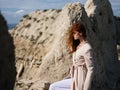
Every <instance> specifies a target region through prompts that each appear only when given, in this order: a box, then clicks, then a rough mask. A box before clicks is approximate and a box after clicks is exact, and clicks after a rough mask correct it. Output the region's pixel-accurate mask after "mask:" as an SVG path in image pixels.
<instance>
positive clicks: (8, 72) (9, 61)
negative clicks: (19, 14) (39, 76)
mask: <svg viewBox="0 0 120 90" xmlns="http://www.w3.org/2000/svg"><path fill="white" fill-rule="evenodd" d="M15 80H16V67H15V54H14V43H13V38H12V37H11V35H10V34H9V33H8V28H7V22H6V21H5V19H4V17H3V16H2V14H1V13H0V90H13V89H14V84H15Z"/></svg>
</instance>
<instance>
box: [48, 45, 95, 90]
mask: <svg viewBox="0 0 120 90" xmlns="http://www.w3.org/2000/svg"><path fill="white" fill-rule="evenodd" d="M73 66H74V75H73V76H74V77H72V78H69V79H64V80H61V81H58V82H55V83H53V84H51V85H50V88H49V90H90V86H91V80H92V76H93V75H92V73H93V67H94V66H93V58H92V48H91V46H90V44H89V43H86V44H84V45H83V46H82V47H80V48H79V49H77V50H76V52H74V53H73Z"/></svg>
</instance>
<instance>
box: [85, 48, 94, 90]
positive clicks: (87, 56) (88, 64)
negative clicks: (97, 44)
mask: <svg viewBox="0 0 120 90" xmlns="http://www.w3.org/2000/svg"><path fill="white" fill-rule="evenodd" d="M84 58H85V63H86V67H87V70H88V71H87V75H86V79H85V83H84V88H83V90H90V87H91V81H92V77H93V68H94V65H93V56H92V51H91V49H88V50H87V51H86V52H85V55H84Z"/></svg>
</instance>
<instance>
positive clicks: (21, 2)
mask: <svg viewBox="0 0 120 90" xmlns="http://www.w3.org/2000/svg"><path fill="white" fill-rule="evenodd" d="M77 1H79V2H80V3H82V4H84V3H85V2H86V0H0V11H1V13H2V14H3V16H4V17H5V19H6V20H7V22H8V24H15V23H18V22H19V21H20V19H22V17H23V15H26V14H29V13H30V12H32V11H35V10H37V9H41V10H43V9H61V8H63V7H64V5H65V4H67V3H71V2H77ZM109 1H110V3H111V5H112V9H113V13H114V15H115V16H120V0H109Z"/></svg>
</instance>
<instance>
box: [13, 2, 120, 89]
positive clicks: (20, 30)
mask: <svg viewBox="0 0 120 90" xmlns="http://www.w3.org/2000/svg"><path fill="white" fill-rule="evenodd" d="M74 22H83V24H84V25H85V26H86V30H87V36H88V39H89V42H90V43H91V45H92V46H93V50H94V59H95V72H94V78H93V80H92V81H93V83H92V84H93V87H92V90H116V82H117V81H118V77H120V73H119V72H120V69H119V68H118V67H119V62H118V59H117V51H116V46H117V45H116V29H115V22H114V17H113V12H112V9H111V5H110V3H109V2H108V0H101V1H100V0H96V1H95V0H88V1H87V2H86V4H85V9H84V7H83V5H81V4H80V3H78V2H77V3H72V4H67V5H65V7H64V8H63V9H62V10H53V9H52V10H44V11H41V10H37V11H35V12H32V13H30V14H28V15H25V16H24V17H23V19H22V20H21V21H20V23H19V24H18V25H17V26H16V27H15V28H14V30H12V31H11V35H12V36H13V37H14V42H15V43H14V44H15V46H16V49H15V54H16V66H17V71H18V75H17V84H16V90H19V89H20V90H21V88H26V89H30V90H32V89H36V88H39V89H40V88H41V90H43V89H44V88H45V87H44V86H45V85H46V84H47V83H48V82H55V81H58V80H61V79H63V78H64V77H66V76H67V75H68V73H69V68H70V66H71V64H72V59H71V55H70V54H69V49H68V47H67V44H66V40H67V38H68V31H69V28H70V25H71V24H72V23H74ZM110 67H111V68H110ZM116 67H117V68H116ZM41 81H43V82H41ZM36 82H37V83H36ZM23 83H24V85H25V86H24V85H23ZM40 83H42V85H40ZM22 86H23V87H22Z"/></svg>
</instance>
